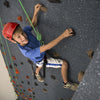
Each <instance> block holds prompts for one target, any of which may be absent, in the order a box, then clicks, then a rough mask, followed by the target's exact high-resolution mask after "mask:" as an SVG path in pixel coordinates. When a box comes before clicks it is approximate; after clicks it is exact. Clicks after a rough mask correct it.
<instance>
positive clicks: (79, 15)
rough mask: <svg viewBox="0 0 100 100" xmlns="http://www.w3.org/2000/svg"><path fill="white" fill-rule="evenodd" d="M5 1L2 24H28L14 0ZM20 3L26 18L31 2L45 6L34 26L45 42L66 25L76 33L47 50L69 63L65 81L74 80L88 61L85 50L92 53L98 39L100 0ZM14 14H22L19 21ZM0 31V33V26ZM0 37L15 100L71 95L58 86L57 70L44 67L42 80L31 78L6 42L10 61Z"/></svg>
mask: <svg viewBox="0 0 100 100" xmlns="http://www.w3.org/2000/svg"><path fill="white" fill-rule="evenodd" d="M8 1H9V6H10V7H8V8H7V7H6V6H4V2H5V0H0V17H1V19H2V22H3V24H4V23H7V22H11V21H13V22H18V23H19V24H20V25H21V27H22V28H23V27H24V26H26V25H29V23H28V22H27V21H26V16H25V13H24V12H23V10H22V8H21V6H20V4H19V2H18V0H13V1H12V0H8ZM22 3H23V5H24V7H25V9H26V11H27V12H28V14H29V16H30V17H32V16H33V12H34V5H35V4H37V3H42V4H44V5H45V6H46V7H47V9H48V11H47V12H46V13H44V12H40V13H39V16H38V18H39V20H38V26H37V28H38V30H39V32H40V33H41V34H42V37H43V40H44V41H45V43H48V42H50V41H51V40H53V39H55V38H56V37H57V36H59V35H60V34H61V33H62V32H63V31H64V30H65V29H66V28H69V27H71V28H73V30H74V31H75V33H76V36H74V37H69V38H66V39H64V40H63V41H62V42H60V43H59V45H57V46H56V47H54V48H53V49H52V50H50V51H48V52H49V54H50V55H51V56H55V54H54V52H56V53H57V54H58V55H59V57H57V58H63V59H65V60H67V61H68V62H69V71H68V73H69V74H68V77H69V80H71V81H73V82H77V83H78V79H77V77H78V73H79V72H80V71H85V70H86V69H87V66H88V65H89V63H90V61H91V59H90V58H89V57H88V55H87V51H90V50H93V51H94V52H95V49H96V48H97V45H98V43H99V42H100V34H99V32H100V25H99V22H100V0H91V1H90V0H61V3H50V2H49V1H48V0H28V1H27V0H22ZM18 16H22V21H19V20H17V17H18ZM0 33H2V28H1V27H0ZM32 33H33V34H34V35H35V33H34V32H32ZM2 39H3V40H2V41H3V43H4V44H2V43H1V45H0V49H1V51H2V53H3V52H4V51H3V47H4V48H5V53H3V55H5V56H6V57H7V60H8V65H9V66H8V69H9V72H10V73H11V74H10V75H11V77H12V82H13V84H14V88H15V91H16V93H17V94H18V95H19V100H21V99H22V98H23V99H27V98H28V99H31V98H32V99H34V98H35V100H41V99H42V100H47V99H48V100H60V99H61V98H62V99H64V100H68V99H69V98H71V97H72V96H73V94H74V91H71V90H69V89H64V88H63V87H62V85H63V84H62V78H61V74H60V69H52V68H49V69H46V78H45V82H44V83H39V82H38V81H37V80H36V79H34V76H33V71H32V67H31V64H30V63H29V60H28V59H27V58H25V57H24V56H23V55H22V54H21V52H20V51H19V49H18V48H17V45H16V44H13V43H11V42H9V41H8V45H9V48H10V51H11V58H12V60H11V59H10V56H9V53H8V49H7V46H6V42H5V40H4V38H3V37H2ZM12 61H13V63H12ZM34 68H35V67H34ZM14 71H15V72H16V73H15V72H14ZM41 73H42V71H41ZM52 76H53V77H52ZM54 77H55V78H54Z"/></svg>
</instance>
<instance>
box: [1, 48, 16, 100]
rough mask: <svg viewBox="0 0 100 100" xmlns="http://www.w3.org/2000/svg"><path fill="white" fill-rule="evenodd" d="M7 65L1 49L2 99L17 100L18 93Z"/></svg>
mask: <svg viewBox="0 0 100 100" xmlns="http://www.w3.org/2000/svg"><path fill="white" fill-rule="evenodd" d="M5 66H6V64H5V61H4V59H3V56H2V53H1V50H0V100H16V99H17V95H16V93H15V91H14V87H13V86H12V83H11V82H10V77H9V73H8V71H7V69H6V67H5Z"/></svg>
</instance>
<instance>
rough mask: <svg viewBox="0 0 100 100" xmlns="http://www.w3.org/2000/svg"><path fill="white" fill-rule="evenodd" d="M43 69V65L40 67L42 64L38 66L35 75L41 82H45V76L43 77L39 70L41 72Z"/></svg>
mask: <svg viewBox="0 0 100 100" xmlns="http://www.w3.org/2000/svg"><path fill="white" fill-rule="evenodd" d="M41 69H42V67H40V66H39V67H37V68H36V71H35V76H36V78H37V80H38V81H39V82H44V79H43V77H41V76H40V74H39V72H40V70H41Z"/></svg>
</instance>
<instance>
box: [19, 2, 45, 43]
mask: <svg viewBox="0 0 100 100" xmlns="http://www.w3.org/2000/svg"><path fill="white" fill-rule="evenodd" d="M18 1H19V3H20V5H21V7H22V9H23V11H24V13H25V14H26V17H27V19H28V20H29V22H30V24H31V26H32V28H33V30H34V32H35V33H36V36H37V40H39V41H40V43H41V45H43V44H44V41H42V36H41V34H40V33H39V32H38V31H36V29H35V27H34V26H33V24H32V22H31V19H30V17H29V15H28V13H27V12H26V10H25V8H24V6H23V4H22V2H21V0H18Z"/></svg>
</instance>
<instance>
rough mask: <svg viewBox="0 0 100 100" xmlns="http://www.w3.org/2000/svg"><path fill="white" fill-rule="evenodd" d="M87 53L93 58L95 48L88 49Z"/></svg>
mask: <svg viewBox="0 0 100 100" xmlns="http://www.w3.org/2000/svg"><path fill="white" fill-rule="evenodd" d="M87 54H88V56H89V58H92V57H93V54H94V51H93V50H90V51H87Z"/></svg>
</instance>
